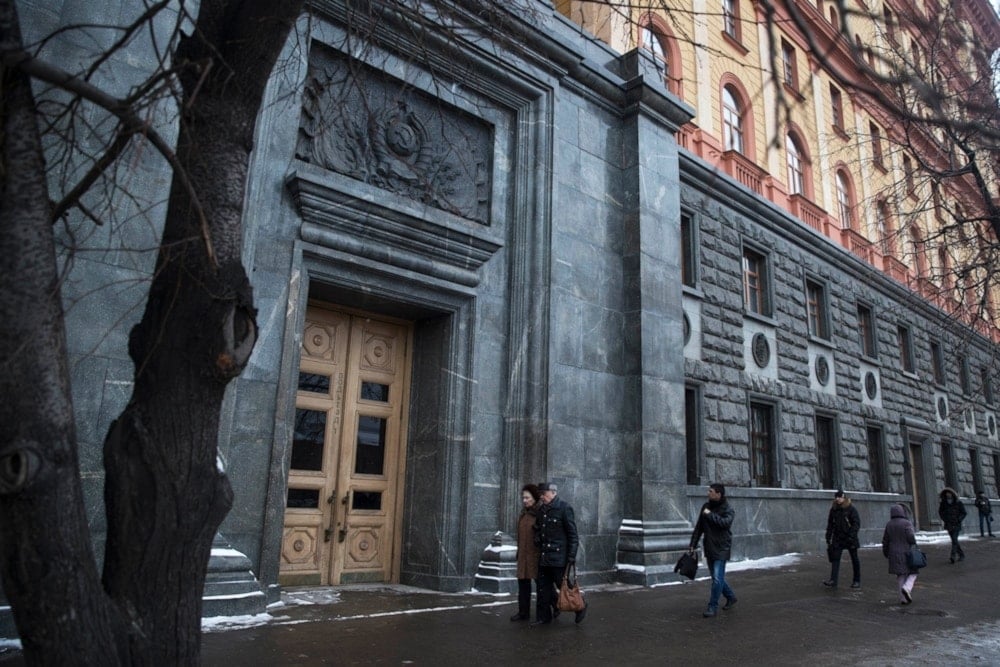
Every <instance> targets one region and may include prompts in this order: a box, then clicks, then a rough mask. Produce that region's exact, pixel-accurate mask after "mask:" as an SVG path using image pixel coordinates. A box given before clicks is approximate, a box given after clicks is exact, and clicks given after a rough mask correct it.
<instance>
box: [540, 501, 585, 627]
mask: <svg viewBox="0 0 1000 667" xmlns="http://www.w3.org/2000/svg"><path fill="white" fill-rule="evenodd" d="M538 491H539V494H540V496H541V503H542V504H541V506H539V507H538V518H537V519H536V522H535V544H536V545H537V546H538V583H537V585H536V586H535V590H536V591H537V592H538V601H537V603H536V604H537V607H536V611H535V621H534V622H533V623H532V624H531V625H548V624H549V623H551V622H552V608H553V607H554V606H555V604H556V600H555V598H554V596H553V588H554V586H556V585H558V584H559V583H560V582H561V581H562V578H563V573H564V572H565V571H566V567H567V566H568V565H574V564H575V563H576V550H577V547H578V546H579V545H580V538H579V536H578V534H577V532H576V518H575V516H574V514H573V508H572V507H571V506H570V505H569V503H567V502H566V501H565V500H563V499H562V498H558V497H557V496H556V492H557V491H558V489H557V487H556V485H555V484H551V483H543V484H539V485H538ZM586 615H587V608H586V607H584V608H583V610H582V611H578V612H576V622H577V623H580V622H582V621H583V619H584V617H586Z"/></svg>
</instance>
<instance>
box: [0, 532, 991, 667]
mask: <svg viewBox="0 0 1000 667" xmlns="http://www.w3.org/2000/svg"><path fill="white" fill-rule="evenodd" d="M963 544H964V545H965V550H966V554H967V558H966V560H965V561H964V562H961V563H956V564H954V565H952V564H949V563H948V552H949V547H948V544H947V538H946V537H945V538H944V541H943V542H942V541H935V542H933V543H929V544H923V545H922V548H923V549H924V550H925V551H926V552H927V554H928V559H929V565H928V567H927V568H926V569H924V570H923V571H922V572H921V575H920V577H919V579H918V581H917V585H916V587H915V589H914V593H913V599H914V601H913V604H912V605H909V606H902V605H900V604H899V603H898V601H897V596H896V592H895V576H893V575H890V574H888V572H887V567H886V560H885V559H884V558H883V557H882V553H881V550H880V549H878V548H865V549H862V551H861V564H862V579H863V586H862V588H861V589H851V588H849V587H848V584H849V583H850V561H849V559H848V558H847V555H846V554H845V555H844V562H843V564H842V565H841V577H842V579H843V578H845V577H846V579H847V581H846V583H845V582H844V581H842V582H841V587H840V588H838V589H835V590H831V589H827V588H825V587H824V586H822V585H821V583H820V582H821V581H822V580H823V579H825V578H826V576H827V574H828V572H829V565H828V563H827V562H826V559H825V558H824V557H823V556H821V555H818V554H809V555H798V556H786V557H781V558H779V559H765V560H764V561H756V562H754V563H751V564H740V563H733V564H731V570H730V572H729V573H728V575H727V579H728V580H729V583H730V584H731V585H732V587H733V589H734V590H735V592H736V594H737V596H738V598H739V603H738V604H737V605H736V606H735V607H734V608H733V609H731V610H730V611H726V612H723V611H721V610H720V612H719V615H718V616H717V617H716V618H708V619H706V618H702V615H701V612H702V611H704V609H705V603H706V601H707V599H708V592H709V585H710V584H709V581H708V579H706V578H699V579H698V580H696V581H694V582H689V583H683V584H676V585H665V586H658V587H656V588H640V587H633V586H623V585H616V584H612V585H605V586H599V587H594V588H592V589H589V590H587V591H586V594H587V598H588V600H589V603H590V608H589V613H588V615H587V618H586V620H585V621H584V622H583V623H582V624H580V625H576V624H574V623H573V615H572V614H563V615H562V616H561V617H560V618H559V619H557V620H556V621H555V622H554V623H552V624H551V625H548V626H540V627H531V626H529V625H528V623H525V622H510V621H509V620H508V619H509V618H510V616H511V614H513V613H514V612H515V611H516V601H515V600H514V599H512V598H511V597H510V596H492V595H484V594H478V593H464V594H441V593H435V592H428V591H424V590H420V589H413V588H408V587H404V586H361V587H353V586H346V587H338V588H332V589H289V590H288V591H286V594H285V596H284V602H283V604H281V605H273V606H272V607H271V608H269V610H268V614H266V615H264V616H261V617H255V618H253V619H246V618H240V619H227V620H226V621H223V620H221V619H212V620H209V621H207V622H206V633H205V635H204V639H203V651H202V657H203V663H204V664H205V665H207V666H209V667H212V666H219V667H236V666H243V665H250V666H254V665H302V666H309V665H458V664H462V663H470V662H473V663H477V664H485V665H520V664H527V663H530V662H538V661H541V660H544V661H545V662H546V663H547V665H607V664H623V663H628V664H630V665H654V664H656V665H662V664H669V663H673V662H684V663H687V664H689V665H734V664H740V665H763V664H767V665H803V664H809V665H815V666H817V667H821V666H824V665H867V666H876V665H887V666H888V665H901V666H902V665H907V667H910V666H912V665H915V664H918V665H934V664H942V665H943V664H950V663H956V662H964V663H971V664H976V665H1000V602H998V595H1000V538H998V539H994V540H991V539H989V538H985V539H980V538H978V537H977V538H970V539H963ZM747 565H752V566H754V567H759V566H764V567H763V568H761V569H743V568H744V567H746V566H747ZM705 573H706V570H705V568H704V565H702V567H701V568H700V570H699V574H700V575H704V574H705ZM253 623H259V625H251V624H253ZM0 664H2V665H4V667H7V665H17V664H21V660H20V659H19V656H18V655H17V652H16V651H15V652H11V651H9V650H8V651H7V652H6V653H5V654H4V653H0Z"/></svg>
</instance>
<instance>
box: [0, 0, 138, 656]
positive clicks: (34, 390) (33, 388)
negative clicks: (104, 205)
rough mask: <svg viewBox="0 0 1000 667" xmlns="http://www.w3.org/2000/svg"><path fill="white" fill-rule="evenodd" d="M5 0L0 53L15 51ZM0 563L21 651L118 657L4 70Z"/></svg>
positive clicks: (42, 245)
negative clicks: (93, 543)
mask: <svg viewBox="0 0 1000 667" xmlns="http://www.w3.org/2000/svg"><path fill="white" fill-rule="evenodd" d="M20 48H21V34H20V29H19V27H18V19H17V11H16V8H15V7H14V3H13V1H12V0H3V1H2V2H0V49H2V51H4V52H11V51H16V50H20ZM0 77H2V90H3V97H2V98H0V151H2V164H3V165H4V166H5V168H4V169H3V170H0V178H2V194H0V397H2V398H0V569H2V576H3V588H4V592H5V593H6V595H7V597H8V598H9V599H10V602H11V605H12V608H13V612H14V618H15V621H16V623H17V627H18V632H19V634H20V635H21V640H22V645H23V647H24V655H25V658H26V659H27V660H28V661H29V662H31V663H34V664H59V665H75V664H108V663H113V662H119V661H120V659H119V657H120V656H121V655H123V653H122V651H121V648H122V644H121V643H120V642H121V640H122V639H123V638H124V634H123V632H122V628H121V626H120V624H118V623H116V622H115V618H116V615H115V614H114V613H113V610H112V608H111V606H110V605H109V601H108V598H107V597H106V596H105V595H104V592H103V590H102V589H101V586H100V580H99V579H98V576H97V566H96V563H95V562H94V557H93V550H92V547H91V543H90V532H89V530H88V527H87V519H86V515H85V513H84V505H83V493H82V490H81V486H80V477H79V471H78V467H79V466H78V460H77V449H76V429H75V426H74V422H73V404H72V400H71V397H70V384H69V372H68V368H67V363H66V359H67V357H66V337H65V330H64V322H63V312H62V303H61V300H60V294H59V285H58V277H57V275H56V267H57V264H56V253H55V244H54V239H53V231H52V225H51V223H50V221H49V215H50V212H51V211H50V203H49V195H48V188H47V187H46V178H47V175H46V169H45V160H44V158H43V156H42V146H41V138H40V136H39V129H38V122H37V115H36V107H35V100H34V97H33V95H32V92H31V82H30V81H29V80H28V77H27V76H25V75H23V74H22V73H20V72H19V71H18V70H17V69H14V68H8V67H2V69H0Z"/></svg>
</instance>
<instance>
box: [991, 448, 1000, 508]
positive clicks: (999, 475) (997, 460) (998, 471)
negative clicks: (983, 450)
mask: <svg viewBox="0 0 1000 667" xmlns="http://www.w3.org/2000/svg"><path fill="white" fill-rule="evenodd" d="M993 490H994V491H995V492H996V497H997V498H1000V454H996V453H994V454H993Z"/></svg>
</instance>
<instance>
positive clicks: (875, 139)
mask: <svg viewBox="0 0 1000 667" xmlns="http://www.w3.org/2000/svg"><path fill="white" fill-rule="evenodd" d="M868 131H869V133H870V134H871V137H872V162H874V163H875V165H876V166H877V167H882V168H883V169H884V168H885V161H884V157H883V155H882V131H881V130H879V129H878V125H876V124H875V123H869V124H868Z"/></svg>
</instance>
